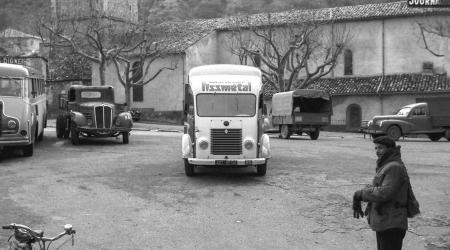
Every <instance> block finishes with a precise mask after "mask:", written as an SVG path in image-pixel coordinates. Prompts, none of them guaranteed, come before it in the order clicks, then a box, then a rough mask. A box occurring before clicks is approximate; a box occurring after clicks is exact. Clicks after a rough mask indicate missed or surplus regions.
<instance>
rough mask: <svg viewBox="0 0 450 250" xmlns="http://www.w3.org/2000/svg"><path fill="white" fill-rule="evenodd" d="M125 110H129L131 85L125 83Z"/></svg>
mask: <svg viewBox="0 0 450 250" xmlns="http://www.w3.org/2000/svg"><path fill="white" fill-rule="evenodd" d="M125 103H126V105H125V110H124V111H130V110H131V85H130V84H127V85H125Z"/></svg>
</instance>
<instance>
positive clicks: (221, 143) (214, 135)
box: [211, 129, 242, 155]
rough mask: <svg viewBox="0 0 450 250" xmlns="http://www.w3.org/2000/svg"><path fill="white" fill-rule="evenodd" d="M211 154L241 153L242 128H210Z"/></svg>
mask: <svg viewBox="0 0 450 250" xmlns="http://www.w3.org/2000/svg"><path fill="white" fill-rule="evenodd" d="M211 154H213V155H240V154H242V129H211Z"/></svg>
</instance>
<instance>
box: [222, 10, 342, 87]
mask: <svg viewBox="0 0 450 250" xmlns="http://www.w3.org/2000/svg"><path fill="white" fill-rule="evenodd" d="M266 20H267V23H265V24H264V25H258V26H252V25H251V21H250V18H249V17H239V18H237V19H236V20H235V21H236V25H233V28H232V29H231V31H230V41H231V42H230V51H231V53H232V54H234V55H236V56H238V58H239V61H240V63H241V64H248V63H249V60H250V61H251V62H252V63H253V65H255V66H257V67H259V68H260V69H261V71H262V73H263V80H264V82H265V84H270V85H271V86H272V87H273V88H275V89H276V90H277V91H279V92H284V91H289V90H291V89H292V88H293V87H294V85H297V81H298V80H299V79H300V80H301V81H300V83H299V87H300V88H303V87H306V86H307V85H308V84H309V83H310V82H311V81H314V80H316V79H319V78H320V77H323V76H325V75H327V74H328V73H329V72H331V70H332V69H333V68H334V67H335V65H336V62H337V59H338V56H339V55H340V54H341V52H342V51H343V49H344V47H345V45H346V43H347V42H348V40H349V39H350V32H349V31H348V29H347V28H346V26H345V25H344V24H339V25H337V24H334V23H332V22H330V21H304V22H299V23H295V24H283V25H276V24H275V23H274V22H272V20H271V15H270V14H268V15H267V18H266ZM243 24H244V25H243Z"/></svg>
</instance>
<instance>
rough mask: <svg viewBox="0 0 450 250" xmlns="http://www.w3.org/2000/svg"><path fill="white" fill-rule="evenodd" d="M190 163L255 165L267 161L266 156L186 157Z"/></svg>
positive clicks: (230, 165) (231, 165)
mask: <svg viewBox="0 0 450 250" xmlns="http://www.w3.org/2000/svg"><path fill="white" fill-rule="evenodd" d="M187 160H188V162H189V163H190V164H193V165H204V166H229V167H233V166H256V165H262V164H265V163H266V162H267V159H266V158H254V159H198V158H188V159H187Z"/></svg>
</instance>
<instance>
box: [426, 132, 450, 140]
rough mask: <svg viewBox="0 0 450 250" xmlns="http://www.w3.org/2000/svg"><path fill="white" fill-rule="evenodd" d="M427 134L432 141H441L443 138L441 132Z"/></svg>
mask: <svg viewBox="0 0 450 250" xmlns="http://www.w3.org/2000/svg"><path fill="white" fill-rule="evenodd" d="M427 135H428V138H430V140H431V141H439V140H440V139H441V138H442V134H439V133H438V134H427ZM447 139H448V138H447Z"/></svg>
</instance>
